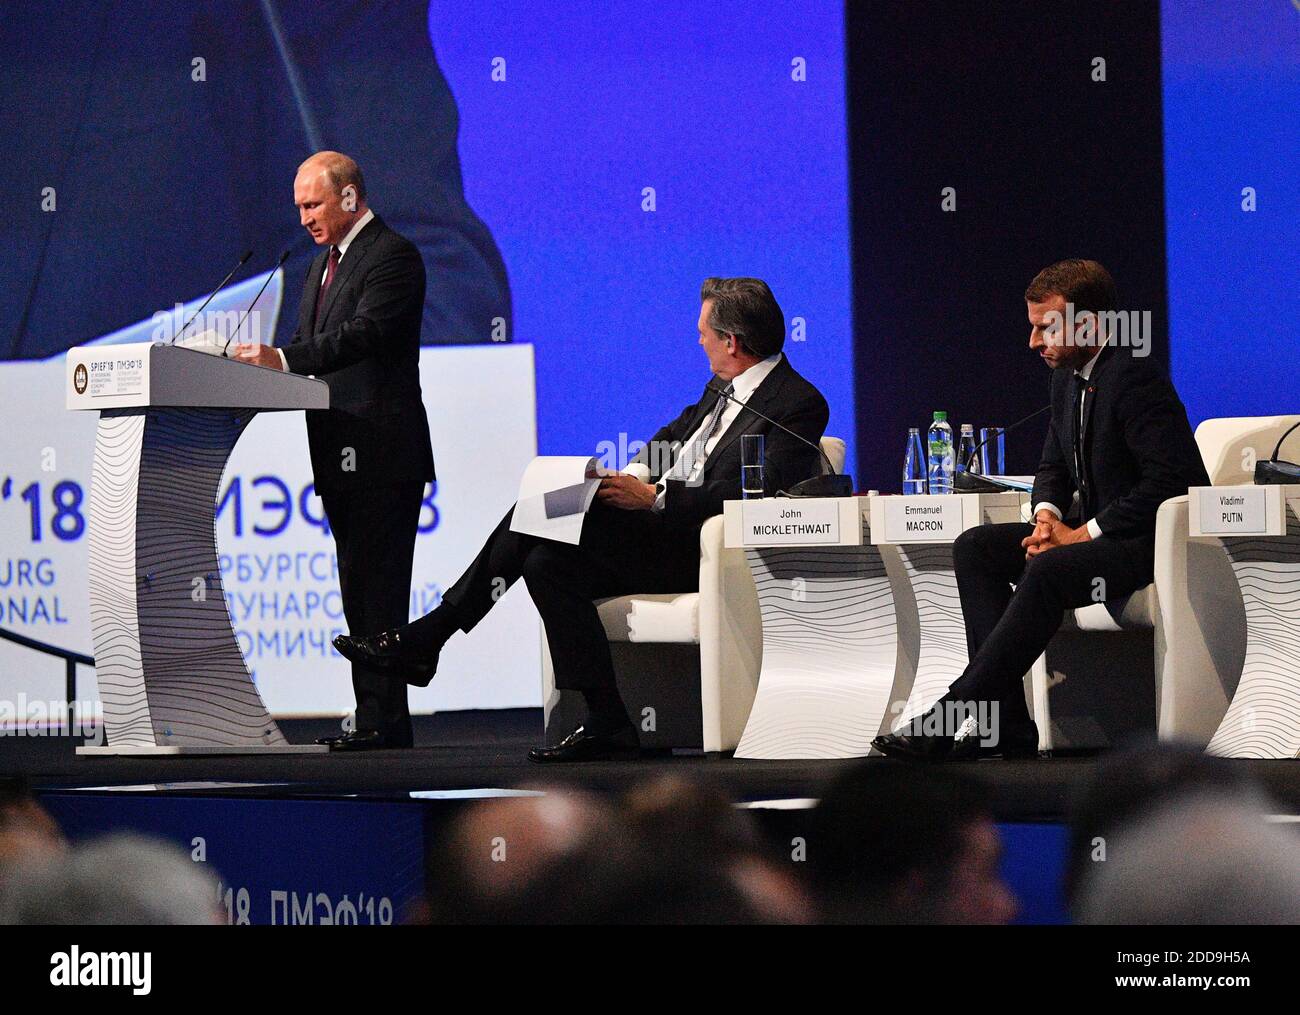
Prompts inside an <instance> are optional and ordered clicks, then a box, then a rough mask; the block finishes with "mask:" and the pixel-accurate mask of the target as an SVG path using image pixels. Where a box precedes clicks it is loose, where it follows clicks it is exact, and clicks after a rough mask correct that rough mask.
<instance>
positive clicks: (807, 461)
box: [633, 356, 830, 529]
mask: <svg viewBox="0 0 1300 1015" xmlns="http://www.w3.org/2000/svg"><path fill="white" fill-rule="evenodd" d="M718 386H719V387H722V386H723V385H721V384H719V385H718ZM717 400H718V396H717V394H716V393H714V392H711V391H708V390H706V391H705V392H704V393H703V395H702V396H701V398H700V400H699V401H698V402H696V403H695V404H694V405H689V406H687V407H686V408H685V409H683V410H682V414H681V415H680V416H678V417H677V418H676V419H675V420H673V421H672V422H671V423H669V424H668V425H667V426H664V427H661V428H660V429H659V431H658V432H657V433H656V434H655V435H654V437H652V438H651V439H650V443H649V444H648V445H647V446H646V447H645V448H643V449H642V450H641V451H640V452H639V453H638V454H637V456H636V458H634V459H633V461H634V462H640V463H642V464H644V465H647V466H648V467H649V468H650V470H651V471H650V481H651V482H657V481H658V480H659V479H660V478H661V477H662V475H663V473H665V472H667V471H668V470H669V468H671V466H672V457H671V456H669V455H668V454H664V453H659V452H657V451H656V449H657V448H658V449H663V448H665V447H667V446H669V445H670V444H672V443H678V444H685V443H686V440H687V438H689V437H690V436H691V435H692V434H693V433H695V431H696V430H697V429H698V428H699V426H700V424H701V423H702V422H703V421H704V418H705V417H706V416H707V415H708V414H709V413H710V412H712V411H713V407H714V405H715V404H716V403H717ZM749 406H752V407H753V408H755V409H757V410H759V411H760V412H762V413H764V414H765V415H767V416H771V417H772V418H773V419H775V420H778V421H779V422H780V423H782V424H783V425H784V426H787V427H789V428H790V429H791V430H793V431H794V432H795V433H797V434H799V435H800V436H802V437H805V438H806V439H808V440H809V441H811V442H812V443H813V444H814V445H816V444H817V442H818V441H819V440H821V436H822V433H823V432H824V431H825V430H826V422H827V420H828V419H829V418H830V409H829V407H828V406H827V405H826V399H825V398H823V397H822V393H821V392H820V391H818V390H817V389H816V388H815V387H813V385H812V384H810V383H809V382H808V381H806V380H805V379H804V378H803V377H801V376H800V375H799V374H798V373H796V372H795V369H794V367H792V366H791V365H790V361H789V359H787V358H785V357H784V356H783V357H782V358H781V362H779V363H778V364H777V365H776V366H775V367H773V368H772V372H771V373H770V374H768V375H767V377H766V378H765V379H764V380H763V383H762V384H760V385H759V386H758V388H757V389H755V391H754V393H753V394H752V395H750V397H749V401H748V402H747V403H746V408H748V407H749ZM748 433H761V434H763V435H764V437H765V439H764V442H763V445H764V447H763V451H764V455H765V456H766V462H765V467H764V470H763V473H764V475H763V481H764V486H765V492H766V493H767V494H768V495H771V494H774V493H776V492H777V491H778V490H786V489H789V488H790V487H791V486H793V485H794V484H795V483H797V482H799V481H800V480H803V479H807V478H808V477H810V476H815V475H817V474H818V473H819V472H820V471H821V457H820V456H819V455H818V453H817V452H816V451H815V450H814V449H813V448H810V447H808V446H807V445H806V444H803V443H801V442H800V441H797V440H795V439H794V438H793V437H791V436H790V435H789V434H786V433H783V432H782V431H780V430H778V429H777V428H776V427H774V426H772V425H771V424H770V423H768V422H767V421H766V420H763V419H761V418H760V417H758V416H756V415H755V414H754V413H752V412H748V411H746V409H744V408H742V409H741V410H740V415H738V416H737V417H736V418H735V419H734V420H733V421H732V423H731V425H730V426H729V427H727V429H726V431H725V432H724V433H723V435H722V438H721V439H720V440H719V441H718V443H717V445H716V446H715V447H714V449H713V452H712V453H711V454H710V455H709V457H708V458H707V459H706V460H705V463H704V471H703V474H702V475H701V477H700V482H699V483H698V485H694V486H692V485H690V484H689V483H687V482H686V481H685V480H676V479H672V480H669V481H668V483H667V488H666V493H665V495H664V511H663V514H664V521H665V523H666V524H668V525H672V526H675V527H681V528H686V529H690V528H695V529H698V528H699V527H700V526H701V525H703V524H704V521H705V519H706V518H708V517H710V516H711V515H716V514H721V513H722V502H723V501H725V500H732V499H735V498H738V497H739V496H740V435H741V434H748Z"/></svg>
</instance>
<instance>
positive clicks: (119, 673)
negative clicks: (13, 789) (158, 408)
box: [86, 410, 154, 747]
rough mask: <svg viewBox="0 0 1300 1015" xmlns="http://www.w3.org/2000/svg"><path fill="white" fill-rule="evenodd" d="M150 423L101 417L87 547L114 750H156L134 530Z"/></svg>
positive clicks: (131, 416)
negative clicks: (144, 658) (143, 648)
mask: <svg viewBox="0 0 1300 1015" xmlns="http://www.w3.org/2000/svg"><path fill="white" fill-rule="evenodd" d="M143 442H144V416H142V415H140V414H139V413H133V412H131V411H130V410H121V411H114V410H109V411H107V412H105V413H103V415H101V416H100V420H99V428H98V431H97V434H96V437H95V461H94V465H93V466H92V468H91V478H90V508H89V510H88V512H87V513H88V515H89V525H88V528H87V536H86V546H87V552H88V561H87V564H86V572H87V578H88V582H89V586H90V632H91V639H92V641H93V643H94V646H95V678H96V680H97V681H98V683H99V698H100V702H101V704H102V705H103V708H104V728H105V730H106V731H107V733H108V735H109V737H110V739H111V742H112V743H113V744H114V746H123V747H127V746H131V747H144V746H153V743H154V738H153V725H152V723H151V722H150V716H149V700H148V696H147V695H146V693H145V681H144V668H143V666H142V662H141V658H140V630H139V626H138V624H137V615H136V581H135V522H136V510H137V496H136V495H137V491H138V490H139V474H140V448H141V446H142V445H143Z"/></svg>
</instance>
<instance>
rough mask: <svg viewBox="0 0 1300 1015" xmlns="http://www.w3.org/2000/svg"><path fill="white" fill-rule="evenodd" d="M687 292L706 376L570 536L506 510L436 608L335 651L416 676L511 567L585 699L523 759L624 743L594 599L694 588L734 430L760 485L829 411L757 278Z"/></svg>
mask: <svg viewBox="0 0 1300 1015" xmlns="http://www.w3.org/2000/svg"><path fill="white" fill-rule="evenodd" d="M700 300H701V307H700V316H699V321H698V322H697V330H698V331H699V344H700V345H701V346H702V347H703V349H704V354H705V356H706V357H707V359H708V363H709V370H710V372H711V373H712V374H713V375H714V376H713V377H712V378H710V382H709V383H710V385H716V387H706V389H705V391H704V393H703V395H702V396H701V397H700V399H699V400H698V401H697V402H695V403H694V404H692V405H689V406H687V407H686V409H685V410H683V411H682V413H681V415H679V416H678V417H677V418H676V419H675V420H673V421H672V422H671V423H669V424H667V425H666V426H664V427H662V428H660V430H659V431H658V432H657V433H656V434H655V435H654V437H653V438H652V439H651V441H650V443H649V444H648V445H647V446H646V447H645V448H643V449H642V451H641V452H640V454H638V455H637V457H636V458H635V459H634V460H633V462H632V463H631V464H630V465H629V466H628V468H627V469H625V470H624V471H623V472H621V473H618V474H614V475H608V476H606V477H605V478H603V479H602V480H601V485H600V489H599V490H598V492H597V500H596V502H595V503H594V504H593V505H592V509H591V511H590V512H589V513H588V514H587V517H586V519H585V522H584V524H583V529H582V539H581V542H580V544H579V545H577V546H573V545H570V544H567V543H560V542H555V541H552V540H546V539H540V538H538V537H536V536H531V535H525V534H522V533H518V532H513V531H511V528H510V525H511V521H512V519H513V516H514V509H513V508H512V509H511V510H510V511H509V512H507V513H506V516H505V517H504V518H503V519H502V520H501V523H500V524H499V525H498V526H497V527H496V530H495V531H494V532H493V533H492V535H491V536H490V537H489V538H488V541H487V543H486V544H485V545H484V547H483V549H482V550H481V551H480V552H479V554H478V556H477V557H476V558H475V560H474V562H473V563H472V564H471V565H470V567H469V569H468V570H467V571H466V572H465V574H464V575H462V576H461V578H460V579H459V580H458V581H457V582H456V583H455V584H454V585H453V586H452V587H451V588H449V589H448V590H447V592H446V593H445V594H444V596H443V598H442V604H441V605H440V606H439V607H438V608H437V609H436V610H434V611H433V612H432V613H429V614H427V615H426V616H424V617H421V618H420V619H419V620H417V621H415V622H414V623H412V624H410V625H407V626H405V627H400V628H397V629H395V630H391V631H385V632H384V633H382V634H380V635H379V636H377V637H364V636H361V637H358V636H352V637H348V636H342V637H339V638H336V639H335V640H334V644H335V647H337V648H338V650H339V652H341V653H342V654H343V655H345V656H347V657H348V658H350V659H352V660H354V661H355V662H357V663H359V664H361V665H365V666H370V667H382V668H385V669H387V670H390V671H391V672H392V673H393V674H394V675H395V677H396V678H397V679H398V680H400V679H402V678H405V679H407V680H409V681H410V682H412V683H420V684H427V683H428V682H429V680H430V679H431V678H432V676H433V674H434V671H435V670H436V668H437V665H438V655H439V652H440V651H441V649H442V646H443V644H444V643H445V642H446V641H447V639H449V638H450V637H451V636H452V635H453V634H454V633H455V632H456V631H466V632H468V631H470V630H471V629H473V627H474V626H475V625H476V624H477V623H478V622H479V621H480V620H482V619H483V617H485V616H486V615H487V613H488V611H489V610H491V609H492V607H493V605H494V604H495V603H496V601H497V600H498V599H499V598H500V597H501V594H502V593H503V592H504V591H505V589H507V588H509V587H510V586H511V585H513V584H514V583H515V582H516V581H517V580H518V579H520V578H523V579H524V581H525V582H526V583H527V585H528V591H529V594H530V595H531V596H532V599H533V602H534V603H535V604H536V606H537V611H538V613H540V614H541V617H542V622H543V623H544V624H545V625H546V635H547V640H548V641H549V643H550V647H551V661H552V663H553V665H554V669H555V686H556V687H558V688H561V689H573V690H577V691H579V692H581V694H582V696H583V698H584V700H585V701H586V704H587V721H586V722H585V723H584V724H583V725H581V726H579V727H578V728H577V729H576V730H574V731H573V732H572V733H570V734H569V735H568V736H566V737H565V738H564V739H563V740H561V741H560V743H559V744H557V745H554V746H550V747H539V748H535V749H534V750H532V751H530V752H529V757H530V758H531V759H532V760H533V761H538V762H553V761H584V760H590V759H595V758H610V757H619V756H626V755H632V754H634V753H635V752H636V751H637V749H638V741H637V734H636V728H635V727H634V726H633V725H632V722H631V720H630V719H629V718H628V715H627V711H626V709H625V707H624V705H623V700H622V698H621V697H620V696H619V692H618V688H617V686H616V684H615V680H614V664H613V660H612V659H611V657H610V652H609V643H608V642H607V640H606V638H605V630H604V628H603V626H602V625H601V622H600V618H599V616H598V615H597V612H596V606H595V603H594V602H593V600H595V599H600V598H603V597H606V596H618V595H627V594H629V593H633V592H692V591H695V590H697V589H698V588H699V576H700V527H701V526H702V525H703V524H704V521H705V519H707V518H709V517H710V516H711V515H716V514H720V513H721V512H722V505H723V501H724V500H728V499H731V498H736V497H739V496H740V445H741V441H740V437H741V435H742V434H763V435H764V441H765V457H766V463H765V466H766V467H765V470H764V471H765V476H764V485H765V487H766V488H767V490H768V492H769V493H775V492H776V491H777V490H782V489H786V488H788V487H790V486H792V485H793V484H795V483H797V482H799V481H800V480H803V479H807V478H808V477H810V476H813V475H815V474H816V473H817V471H818V469H819V462H820V458H819V453H818V451H817V442H818V440H820V439H821V436H822V432H823V430H825V428H826V421H827V418H828V416H829V410H828V408H827V405H826V399H824V398H823V397H822V395H821V393H820V392H819V391H818V390H817V389H816V388H815V387H813V386H812V385H811V384H810V383H808V381H806V380H804V378H803V377H801V376H800V375H799V374H798V373H796V372H795V370H794V368H793V367H792V366H791V365H790V362H789V360H787V359H786V358H785V357H784V356H783V355H782V352H781V349H782V346H783V344H784V342H785V317H784V315H783V314H782V313H781V308H780V306H779V305H778V304H777V302H776V299H775V298H774V297H773V296H772V291H771V290H770V289H769V288H768V287H767V284H766V283H764V282H762V281H761V280H759V279H754V278H727V279H722V278H711V279H706V280H705V282H704V285H703V287H702V288H701V293H700ZM719 389H725V390H727V391H728V392H729V393H730V394H731V395H732V396H733V397H734V398H735V399H736V400H738V401H740V402H743V403H744V406H743V407H742V406H741V405H737V404H736V402H735V401H732V400H731V399H729V398H727V397H725V396H723V395H720V394H719ZM751 408H752V409H754V410H757V412H761V413H763V414H764V415H766V416H770V417H771V418H772V419H774V420H777V421H778V422H780V423H781V424H783V425H784V426H786V427H788V428H789V429H790V430H792V431H794V433H796V434H798V435H799V436H800V437H801V438H802V440H800V439H798V438H795V437H792V436H790V435H789V434H786V433H783V432H782V431H781V430H779V429H777V428H776V427H774V426H772V425H771V424H770V423H768V422H767V421H765V420H764V419H762V417H760V416H758V415H756V413H755V412H751V411H749V410H750V409H751ZM399 686H400V685H399Z"/></svg>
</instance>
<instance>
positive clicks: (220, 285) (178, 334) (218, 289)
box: [168, 249, 253, 345]
mask: <svg viewBox="0 0 1300 1015" xmlns="http://www.w3.org/2000/svg"><path fill="white" fill-rule="evenodd" d="M252 256H253V251H252V250H251V249H249V250H245V251H244V255H243V257H241V258H240V259H239V263H238V264H236V265H235V266H234V267H233V268H231V269H230V274H228V275H227V276H226V277H225V278H223V279H222V280H221V281H220V282H218V283H217V287H216V288H215V289H213V290H212V292H210V293H208V298H207V299H206V300H204V301H203V305H202V306H201V307H199V309H198V310H196V311H194V313H192V314H190V319H189V320H188V321H186V322H185V325H184V327H182V328H181V330H180V331H178V332H176V334H174V335H173V336H172V340H171V342H169V343H168V344H169V345H175V344H176V340H177V339H178V338H180V337H181V336H182V335H183V334H185V329H186V328H188V327H189V326H190V325H191V324H193V323H194V318H196V317H198V316H199V314H201V313H203V311H204V310H206V309H207V306H208V304H209V303H211V302H212V298H213V297H214V296H216V295H217V293H219V292H221V290H222V289H224V288H226V283H227V282H229V281H230V280H231V279H232V278H234V277H235V272H237V271H238V270H239V269H240V268H242V267H243V266H244V264H245V263H246V262H247V261H248V259H249V258H250V257H252Z"/></svg>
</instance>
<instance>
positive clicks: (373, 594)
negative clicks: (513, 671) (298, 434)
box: [236, 152, 434, 750]
mask: <svg viewBox="0 0 1300 1015" xmlns="http://www.w3.org/2000/svg"><path fill="white" fill-rule="evenodd" d="M293 195H294V203H295V204H296V205H297V207H298V210H299V216H300V220H301V222H302V226H303V228H304V229H306V230H307V232H308V233H310V234H311V237H312V239H313V240H314V241H315V242H316V244H317V246H319V247H321V248H323V249H322V250H321V252H320V253H319V254H318V255H317V256H316V258H315V260H314V261H312V265H311V268H310V270H309V271H308V273H307V282H306V285H305V286H304V288H303V296H302V302H301V304H300V306H299V310H298V327H297V330H296V331H295V332H294V334H293V339H292V341H291V342H290V343H289V344H288V345H287V346H285V347H284V348H282V349H277V348H273V347H271V346H267V345H241V346H239V347H238V348H237V351H236V355H237V357H238V358H239V359H242V360H245V361H247V362H251V363H258V364H260V365H262V366H270V367H276V368H279V369H283V370H289V371H292V372H293V373H295V374H309V375H314V376H316V377H319V378H320V379H321V380H323V381H325V382H326V383H327V384H328V385H329V389H330V407H329V409H326V410H323V411H317V412H308V413H307V440H308V444H309V446H310V449H311V464H312V473H313V476H314V479H315V483H316V492H317V493H318V494H320V498H321V503H322V504H323V505H324V508H325V514H326V517H328V519H329V523H330V529H331V531H332V532H333V533H334V540H335V543H336V545H337V547H338V566H339V587H340V591H341V592H342V595H343V612H344V615H345V616H346V617H347V622H348V626H349V628H351V629H352V630H353V631H366V632H377V631H383V630H386V629H388V628H391V627H393V626H395V625H397V624H401V623H403V622H405V620H406V618H407V617H408V616H409V609H410V608H409V605H408V604H409V601H410V594H411V563H412V557H413V556H414V553H415V536H416V527H417V525H418V523H419V515H420V505H421V501H422V500H423V496H424V485H425V483H427V482H429V481H431V480H432V479H433V478H434V473H433V451H432V449H431V447H430V443H429V421H428V418H427V417H426V416H425V412H424V403H423V401H422V400H421V396H420V363H419V355H420V319H421V315H422V312H423V306H424V281H425V274H424V262H423V261H422V259H421V257H420V253H419V251H418V250H417V249H416V248H415V247H414V246H413V245H412V244H411V243H410V242H408V241H407V240H406V239H405V238H403V237H402V236H399V235H398V234H397V233H395V232H394V231H393V230H391V229H389V228H388V227H387V226H386V225H384V223H383V220H381V219H380V218H379V217H378V216H377V215H375V213H374V212H373V211H371V210H370V208H369V207H368V206H367V204H366V185H365V180H364V179H363V178H362V175H361V170H360V169H359V168H358V167H357V164H356V163H355V162H354V161H353V160H352V159H350V158H348V157H347V156H346V155H341V154H339V153H338V152H318V153H317V154H315V155H313V156H312V157H311V158H309V159H308V160H307V161H306V162H304V163H303V164H302V165H301V166H300V167H299V169H298V175H297V177H296V178H295V179H294V184H293ZM352 686H353V690H354V691H355V693H356V697H357V713H356V726H355V728H354V729H353V730H351V731H349V732H347V733H345V734H342V735H340V736H336V737H328V738H325V739H324V740H323V741H322V743H328V744H329V745H330V747H331V748H333V749H335V750H366V749H370V748H376V747H410V746H411V714H410V711H409V709H408V707H407V701H406V687H405V685H404V684H401V683H399V682H395V681H393V680H391V679H389V678H388V676H387V675H386V674H384V673H380V672H378V671H376V670H375V669H373V668H370V667H367V666H365V665H364V664H357V663H354V664H353V667H352Z"/></svg>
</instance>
